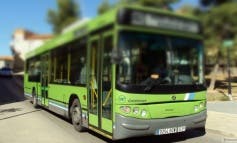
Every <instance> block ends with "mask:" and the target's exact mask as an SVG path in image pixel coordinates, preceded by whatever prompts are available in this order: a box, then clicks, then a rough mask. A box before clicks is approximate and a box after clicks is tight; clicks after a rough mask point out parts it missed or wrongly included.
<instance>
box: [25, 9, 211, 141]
mask: <svg viewBox="0 0 237 143" xmlns="http://www.w3.org/2000/svg"><path fill="white" fill-rule="evenodd" d="M203 49H204V48H203V44H202V36H201V27H200V23H199V21H198V20H197V19H195V18H192V17H187V16H181V15H178V14H174V13H172V12H169V11H165V10H159V9H153V8H147V7H142V6H138V5H130V6H128V5H123V6H118V7H117V8H114V9H113V10H111V11H109V12H108V13H105V14H103V15H101V16H98V17H96V18H94V19H92V20H89V21H87V22H84V23H82V24H80V25H78V26H77V27H74V28H73V29H71V30H70V31H68V32H66V33H63V34H61V35H58V36H57V37H55V38H53V39H52V40H50V41H48V42H46V43H45V44H44V45H42V46H41V47H39V48H37V49H35V50H34V51H32V52H29V53H28V54H27V56H26V57H27V58H26V64H25V75H24V94H25V96H26V97H29V98H30V99H31V100H32V102H33V105H34V106H41V107H44V108H47V109H49V110H51V111H53V112H55V113H57V114H60V115H62V116H64V117H66V118H68V119H70V120H71V121H72V123H73V125H74V127H75V129H76V130H77V131H83V130H85V129H90V130H93V131H95V132H97V133H99V134H101V135H103V136H105V137H108V138H110V139H113V140H118V139H124V138H129V137H135V136H146V135H164V134H173V133H179V132H185V131H188V130H191V129H200V130H202V131H205V123H206V117H207V115H206V87H205V82H204V81H205V80H204V75H203V73H204V66H203V65H204V64H203V51H204V50H203Z"/></svg>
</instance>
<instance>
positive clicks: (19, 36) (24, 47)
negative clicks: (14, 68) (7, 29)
mask: <svg viewBox="0 0 237 143" xmlns="http://www.w3.org/2000/svg"><path fill="white" fill-rule="evenodd" d="M44 42H45V40H42V39H33V40H32V39H29V40H27V39H25V37H24V34H23V33H16V34H15V35H14V38H13V39H12V41H11V43H10V46H11V47H12V50H13V51H14V52H16V53H17V54H19V55H20V57H21V59H23V60H25V54H26V53H28V52H30V51H32V50H34V49H36V48H37V47H39V46H41V45H42V44H43V43H44Z"/></svg>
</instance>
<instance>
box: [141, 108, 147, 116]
mask: <svg viewBox="0 0 237 143" xmlns="http://www.w3.org/2000/svg"><path fill="white" fill-rule="evenodd" d="M141 116H142V117H146V116H147V111H146V110H145V109H142V111H141Z"/></svg>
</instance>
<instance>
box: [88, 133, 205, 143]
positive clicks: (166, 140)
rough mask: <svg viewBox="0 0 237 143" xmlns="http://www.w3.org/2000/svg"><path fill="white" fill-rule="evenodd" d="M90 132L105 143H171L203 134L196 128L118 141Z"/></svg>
mask: <svg viewBox="0 0 237 143" xmlns="http://www.w3.org/2000/svg"><path fill="white" fill-rule="evenodd" d="M89 133H90V134H92V135H94V136H96V137H98V138H101V139H102V140H104V141H105V142H107V143H158V142H159V143H173V142H180V141H184V140H187V139H191V138H196V137H200V136H204V135H205V133H203V132H201V131H197V130H190V131H187V132H185V133H178V134H172V135H162V136H145V137H135V138H128V139H123V140H118V141H112V140H109V139H107V138H105V137H103V136H101V135H99V134H97V133H95V132H93V131H89Z"/></svg>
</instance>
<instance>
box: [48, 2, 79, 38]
mask: <svg viewBox="0 0 237 143" xmlns="http://www.w3.org/2000/svg"><path fill="white" fill-rule="evenodd" d="M78 11H79V8H78V5H77V3H76V2H75V0H57V9H56V10H53V9H49V10H48V14H47V20H48V22H49V24H51V25H52V27H53V32H54V33H55V34H58V33H60V32H61V30H62V29H63V28H65V27H66V26H68V25H70V24H72V23H73V22H75V21H76V20H77V19H78V18H79V12H78Z"/></svg>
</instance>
